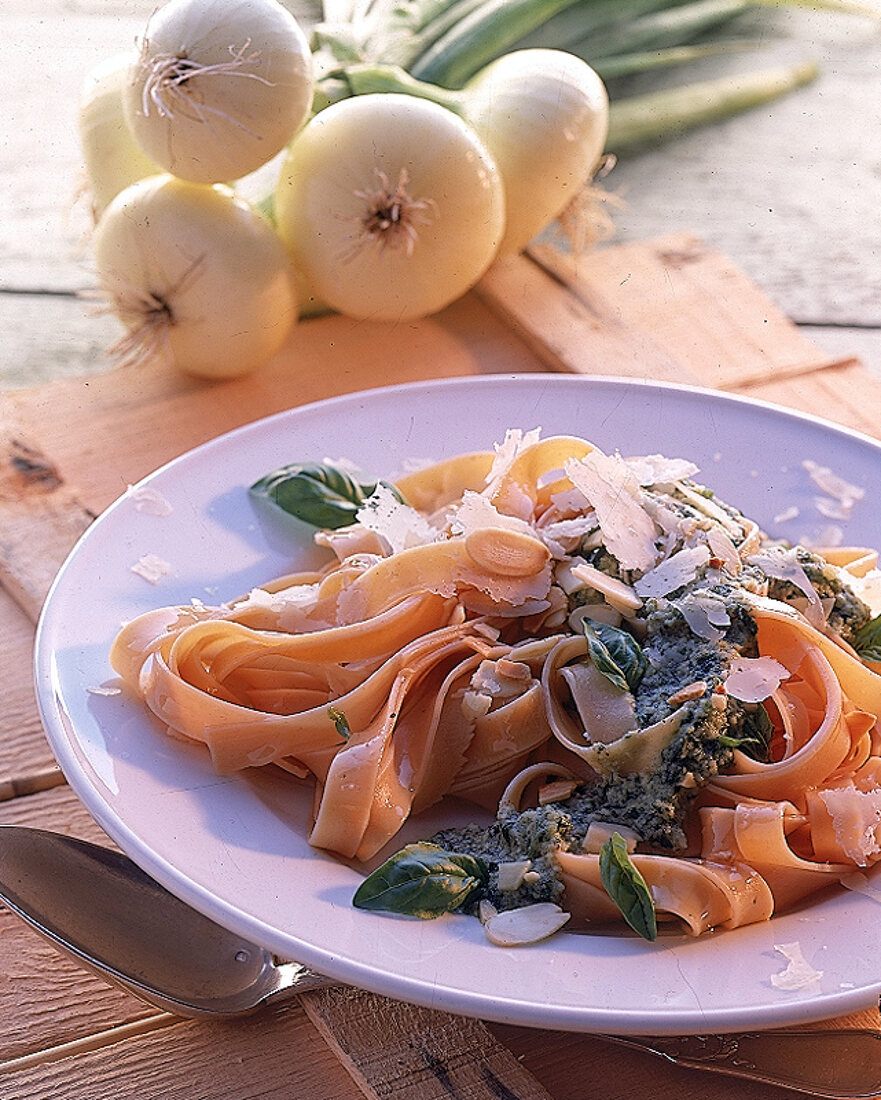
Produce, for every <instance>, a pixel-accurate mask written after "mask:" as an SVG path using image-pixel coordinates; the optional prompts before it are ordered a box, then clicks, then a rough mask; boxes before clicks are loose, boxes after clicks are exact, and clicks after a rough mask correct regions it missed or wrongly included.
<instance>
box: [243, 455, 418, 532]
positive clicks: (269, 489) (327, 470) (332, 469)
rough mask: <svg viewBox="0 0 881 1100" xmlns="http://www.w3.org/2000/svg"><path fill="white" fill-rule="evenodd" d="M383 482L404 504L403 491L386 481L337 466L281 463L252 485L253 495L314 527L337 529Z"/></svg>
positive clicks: (353, 519)
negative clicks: (367, 479) (358, 477)
mask: <svg viewBox="0 0 881 1100" xmlns="http://www.w3.org/2000/svg"><path fill="white" fill-rule="evenodd" d="M379 485H383V486H385V487H386V488H387V489H390V490H391V491H392V493H394V495H395V498H396V499H397V500H399V501H401V502H402V503H403V498H402V497H401V494H400V493H399V492H398V491H397V489H395V487H394V486H393V485H389V484H388V483H387V482H385V481H371V482H362V481H357V480H356V479H355V478H354V477H352V475H351V474H349V473H347V472H346V471H345V470H341V469H340V468H339V467H338V466H331V465H329V464H327V463H306V464H303V463H298V464H295V465H292V466H282V467H281V468H280V469H278V470H274V471H273V472H272V473H270V474H266V476H265V477H261V478H260V480H259V481H255V482H254V484H253V485H252V486H251V490H250V491H251V494H252V495H253V496H256V497H262V498H264V499H266V500H269V501H272V503H273V504H276V505H277V506H278V507H279V508H281V509H282V511H284V512H288V513H289V514H290V515H292V516H295V517H296V518H297V519H299V520H302V521H303V523H308V524H309V525H310V526H312V527H319V528H322V529H323V530H336V528H338V527H347V526H348V525H349V524H350V523H354V522H355V517H356V516H357V514H358V510H359V509H360V508H361V506H362V505H363V504H364V502H365V501H366V500H367V499H368V498H369V497H371V496H372V495H373V494H374V493H375V492H376V489H377V486H379Z"/></svg>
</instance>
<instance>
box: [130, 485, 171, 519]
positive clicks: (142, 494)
mask: <svg viewBox="0 0 881 1100" xmlns="http://www.w3.org/2000/svg"><path fill="white" fill-rule="evenodd" d="M128 493H129V496H130V497H131V498H132V500H133V501H134V504H135V508H136V510H137V511H139V512H143V513H144V514H145V515H148V516H170V515H171V513H172V512H173V511H174V509H173V508H172V507H171V505H170V504H169V502H168V501H167V500H166V499H165V497H164V496H163V495H162V493H160V492H159V490H158V489H153V488H151V487H150V486H148V485H141V486H132V485H130V486H129V487H128Z"/></svg>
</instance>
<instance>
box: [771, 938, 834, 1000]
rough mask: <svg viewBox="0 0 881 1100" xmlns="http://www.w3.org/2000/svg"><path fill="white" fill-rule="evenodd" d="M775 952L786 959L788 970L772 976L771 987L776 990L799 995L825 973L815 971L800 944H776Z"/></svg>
mask: <svg viewBox="0 0 881 1100" xmlns="http://www.w3.org/2000/svg"><path fill="white" fill-rule="evenodd" d="M774 950H775V951H777V952H778V953H779V954H780V955H782V956H783V957H784V959H786V968H785V969H784V970H781V971H779V972H778V973H777V974H772V975H771V985H773V986H774V988H775V989H781V990H785V991H786V992H787V993H797V992H798V991H799V990H800V989H804V988H805V987H806V986H809V985H813V984H814V983H815V982H818V981H819V980H820V979H821V978H822V977H823V971H822V970H815V969H814V968H813V967H812V966H811V965H810V963H809V962H808V961H807V959H805V957H804V955H803V954H802V949H801V944H800V943H797V942H796V943H775V944H774Z"/></svg>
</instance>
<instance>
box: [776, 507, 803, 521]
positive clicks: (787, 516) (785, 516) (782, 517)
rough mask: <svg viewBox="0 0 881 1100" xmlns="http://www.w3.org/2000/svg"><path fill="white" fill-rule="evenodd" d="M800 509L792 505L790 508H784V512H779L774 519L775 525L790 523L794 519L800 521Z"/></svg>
mask: <svg viewBox="0 0 881 1100" xmlns="http://www.w3.org/2000/svg"><path fill="white" fill-rule="evenodd" d="M798 516H799V509H798V508H797V506H796V505H795V504H792V505H790V506H789V507H788V508H784V509H783V511H782V512H778V513H777V515H776V516H775V517H774V522H775V523H788V522H789V521H790V520H792V519H798Z"/></svg>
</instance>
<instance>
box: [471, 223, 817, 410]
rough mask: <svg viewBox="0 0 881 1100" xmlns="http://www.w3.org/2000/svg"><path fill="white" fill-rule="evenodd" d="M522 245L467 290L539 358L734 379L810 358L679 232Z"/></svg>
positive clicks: (734, 273) (589, 368)
mask: <svg viewBox="0 0 881 1100" xmlns="http://www.w3.org/2000/svg"><path fill="white" fill-rule="evenodd" d="M531 255H532V257H533V258H534V263H532V264H528V263H526V262H524V260H523V259H522V258H518V259H517V260H516V261H514V262H512V263H508V264H499V265H496V266H495V267H494V268H493V269H491V270H490V272H489V273H488V274H487V275H486V276H485V277H484V279H483V280H482V282H481V283H480V285H479V286H478V287H477V290H476V292H477V294H478V295H479V296H480V297H482V298H483V299H484V301H486V302H488V303H490V304H491V305H492V306H493V308H495V309H496V310H497V311H498V312H499V315H500V316H501V317H502V318H503V319H504V320H505V322H506V323H507V324H508V325H510V326H511V327H512V328H513V329H514V330H515V331H517V332H518V333H520V334H521V335H522V336H523V338H524V340H526V341H527V342H528V343H529V345H530V346H531V347H532V348H533V350H535V351H536V354H538V355H539V356H541V357H543V359H544V361H545V362H546V364H547V365H548V367H550V368H551V369H555V370H564V371H571V372H574V373H580V374H613V375H619V376H623V377H631V378H651V379H654V380H656V381H670V382H680V383H683V382H690V383H692V384H696V385H702V386H710V387H713V388H718V389H736V388H737V387H738V386H742V385H744V384H746V383H748V382H752V381H757V380H765V379H769V378H771V377H772V376H774V375H776V374H778V373H780V372H785V373H794V372H799V373H800V372H803V371H806V370H809V369H812V368H814V367H815V366H818V365H820V358H821V357H820V356H818V353H817V349H816V348H815V347H814V345H813V344H812V343H811V342H810V341H809V340H808V339H807V338H806V337H805V336H804V335H803V334H802V333H801V332H800V331H799V330H798V329H797V328H796V327H795V325H793V324H792V322H791V321H789V320H788V319H787V318H786V317H785V316H784V315H783V314H782V313H781V312H780V311H779V309H777V308H776V306H775V305H774V304H773V303H772V302H771V301H770V300H769V299H768V298H767V297H766V295H764V294H763V293H762V292H761V291H760V290H759V289H758V287H756V286H755V284H754V283H752V282H751V281H750V280H749V279H747V278H746V276H745V275H744V274H743V273H742V272H741V271H740V270H739V269H738V268H737V267H736V266H735V265H733V264H732V263H731V261H730V260H729V259H727V257H724V256H722V255H720V254H719V253H718V252H715V251H713V250H712V249H710V248H708V247H707V246H706V244H705V243H704V242H702V241H699V240H698V239H697V238H696V237H694V236H692V235H690V234H677V235H675V236H667V237H658V238H654V239H653V240H652V241H648V242H642V243H640V244H635V245H629V246H628V245H622V246H618V247H616V248H609V249H602V250H600V251H598V252H594V253H590V254H588V255H585V256H580V257H573V256H571V255H568V254H565V253H561V252H559V251H557V250H556V249H554V248H550V247H547V246H538V247H535V248H533V249H532V250H531Z"/></svg>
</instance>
